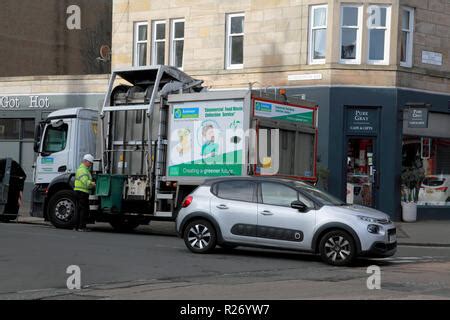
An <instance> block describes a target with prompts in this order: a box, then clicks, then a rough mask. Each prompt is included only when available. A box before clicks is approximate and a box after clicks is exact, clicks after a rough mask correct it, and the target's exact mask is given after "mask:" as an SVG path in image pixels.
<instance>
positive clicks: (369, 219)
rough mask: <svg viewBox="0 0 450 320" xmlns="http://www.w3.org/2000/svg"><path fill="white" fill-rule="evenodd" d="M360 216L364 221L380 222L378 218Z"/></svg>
mask: <svg viewBox="0 0 450 320" xmlns="http://www.w3.org/2000/svg"><path fill="white" fill-rule="evenodd" d="M358 218H359V219H360V220H362V221H366V222H371V223H378V219H376V218H371V217H366V216H358Z"/></svg>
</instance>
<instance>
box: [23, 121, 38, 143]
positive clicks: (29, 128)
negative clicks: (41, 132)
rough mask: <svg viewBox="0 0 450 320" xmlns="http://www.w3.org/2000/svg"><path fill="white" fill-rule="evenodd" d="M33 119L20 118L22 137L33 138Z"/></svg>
mask: <svg viewBox="0 0 450 320" xmlns="http://www.w3.org/2000/svg"><path fill="white" fill-rule="evenodd" d="M34 125H35V123H34V119H24V120H22V139H34V129H35V126H34Z"/></svg>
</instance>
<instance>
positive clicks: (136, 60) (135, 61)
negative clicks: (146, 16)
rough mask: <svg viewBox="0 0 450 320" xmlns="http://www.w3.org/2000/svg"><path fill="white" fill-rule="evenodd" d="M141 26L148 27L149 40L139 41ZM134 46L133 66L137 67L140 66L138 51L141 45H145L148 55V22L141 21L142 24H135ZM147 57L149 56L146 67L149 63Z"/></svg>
mask: <svg viewBox="0 0 450 320" xmlns="http://www.w3.org/2000/svg"><path fill="white" fill-rule="evenodd" d="M141 26H146V27H147V39H146V40H139V27H141ZM133 36H134V39H133V40H134V45H133V51H134V54H133V66H135V67H137V66H139V50H138V45H139V44H145V46H146V47H147V50H146V52H147V53H148V22H147V21H140V22H135V23H134V35H133ZM147 56H148V54H147V55H146V56H145V65H147V63H148V61H147Z"/></svg>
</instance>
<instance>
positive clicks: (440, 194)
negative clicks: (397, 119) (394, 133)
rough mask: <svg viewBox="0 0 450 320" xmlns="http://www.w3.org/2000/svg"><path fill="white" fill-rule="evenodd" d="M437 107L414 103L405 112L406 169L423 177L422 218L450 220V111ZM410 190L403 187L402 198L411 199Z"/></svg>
mask: <svg viewBox="0 0 450 320" xmlns="http://www.w3.org/2000/svg"><path fill="white" fill-rule="evenodd" d="M436 109H437V108H435V107H434V105H433V104H430V103H423V104H421V103H414V104H411V105H407V106H406V108H405V109H404V114H403V119H404V121H403V140H402V172H403V173H404V172H408V171H409V172H415V173H416V174H417V176H418V178H419V179H418V180H419V183H418V184H419V185H418V192H417V194H416V202H417V208H418V215H419V218H420V219H450V114H449V113H445V112H435V111H434V110H436ZM436 111H445V110H443V109H441V110H439V109H438V110H436ZM405 187H406V186H405V185H402V188H405ZM406 191H407V190H406ZM406 191H405V190H403V189H402V195H403V197H402V198H403V199H402V200H407V199H404V198H405V194H407V192H406Z"/></svg>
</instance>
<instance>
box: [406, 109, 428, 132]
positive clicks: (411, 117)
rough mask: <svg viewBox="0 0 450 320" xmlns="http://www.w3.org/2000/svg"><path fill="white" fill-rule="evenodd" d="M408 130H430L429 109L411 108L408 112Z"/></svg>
mask: <svg viewBox="0 0 450 320" xmlns="http://www.w3.org/2000/svg"><path fill="white" fill-rule="evenodd" d="M408 128H428V109H427V108H410V109H409V111H408Z"/></svg>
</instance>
